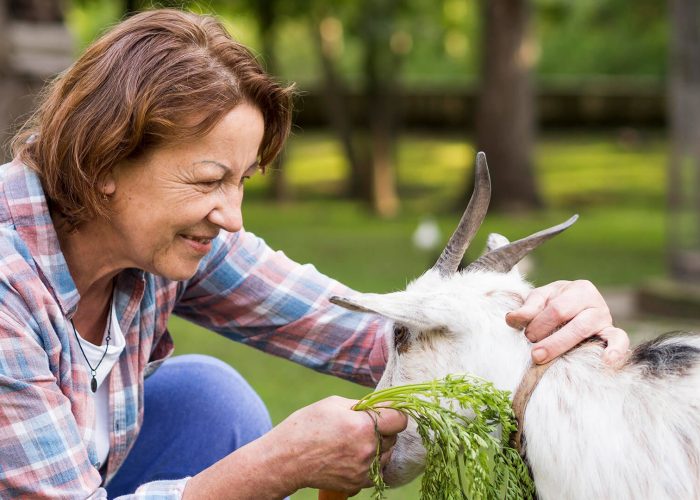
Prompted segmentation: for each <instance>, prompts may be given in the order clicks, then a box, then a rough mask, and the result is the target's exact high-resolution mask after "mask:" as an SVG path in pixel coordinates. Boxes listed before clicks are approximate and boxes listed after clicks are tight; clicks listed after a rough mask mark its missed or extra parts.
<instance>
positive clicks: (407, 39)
mask: <svg viewBox="0 0 700 500" xmlns="http://www.w3.org/2000/svg"><path fill="white" fill-rule="evenodd" d="M0 5H1V6H2V7H1V8H0V139H1V140H2V144H3V149H2V156H3V158H4V159H8V158H9V151H8V147H7V143H8V141H9V139H10V138H11V136H12V133H13V132H14V131H15V130H16V129H17V128H18V127H19V126H20V125H21V123H22V122H23V121H24V120H25V119H26V118H27V116H28V114H29V113H30V112H31V109H32V106H33V103H34V99H35V96H36V94H37V92H38V91H39V90H40V89H41V87H42V85H43V84H44V82H46V81H47V80H48V79H50V78H51V77H52V76H54V75H56V74H57V73H59V72H60V71H62V70H63V69H65V68H66V67H68V66H69V65H70V63H71V61H72V60H73V59H74V58H75V57H76V56H77V55H78V54H79V53H80V51H81V50H82V49H83V48H84V47H85V46H86V45H87V44H89V43H90V42H91V41H92V40H93V39H94V38H95V37H97V36H99V34H100V33H102V32H104V31H105V30H106V29H108V28H109V26H111V25H113V24H114V23H116V22H117V21H119V20H120V19H122V18H124V17H125V16H128V15H129V14H130V13H133V12H136V11H138V10H141V9H146V8H151V7H152V6H153V5H152V4H151V3H150V2H149V1H146V0H143V1H139V0H122V1H107V0H73V1H58V0H2V1H1V3H0ZM157 6H170V7H177V8H184V9H190V10H193V11H196V12H206V13H215V14H217V15H218V16H220V17H221V18H222V19H223V20H224V21H225V23H226V25H227V26H228V28H229V30H230V32H231V33H232V34H233V35H234V36H235V37H236V38H237V39H239V40H240V41H242V42H243V43H245V44H246V45H248V46H249V47H251V48H252V49H253V50H254V51H255V52H256V53H257V54H258V55H259V57H260V59H261V61H262V62H263V63H264V65H265V67H266V68H267V69H268V71H269V72H271V73H272V74H274V75H277V76H278V77H279V78H280V79H281V80H282V81H285V82H296V88H297V92H298V95H297V98H296V112H295V126H294V131H293V135H292V137H291V139H290V140H289V143H288V145H287V147H286V150H285V152H284V154H283V155H282V156H281V158H280V159H279V161H278V163H277V164H276V165H275V166H274V168H272V169H270V171H269V172H268V174H267V175H266V176H264V177H259V178H256V179H254V180H252V181H251V182H250V183H249V184H247V185H246V202H245V204H244V214H245V224H246V227H247V229H248V230H251V231H253V232H255V233H257V234H258V235H260V236H262V237H263V238H264V239H265V240H266V241H267V242H268V243H269V244H270V245H271V246H273V247H274V248H278V249H282V250H284V251H285V252H286V253H287V254H288V255H289V256H291V257H292V258H294V259H296V260H298V261H301V262H311V263H313V264H315V265H316V266H317V267H318V268H319V269H320V270H321V271H323V272H324V273H326V274H328V275H330V276H332V277H334V278H337V279H339V280H340V281H342V282H344V283H346V284H348V285H350V286H352V287H355V288H357V289H360V290H363V291H374V292H384V291H390V290H396V289H401V288H403V287H404V286H405V285H406V283H407V282H408V281H410V280H411V279H412V278H414V277H416V276H418V275H420V273H422V272H423V271H424V270H425V269H426V268H427V267H429V266H430V265H432V263H433V262H434V259H435V258H436V256H437V255H438V253H439V251H440V249H441V245H442V244H443V243H444V242H445V241H446V239H447V238H448V237H449V235H450V234H451V231H452V229H453V228H454V227H455V225H456V222H457V220H458V218H459V215H460V214H461V211H462V210H463V208H464V206H465V205H466V201H467V199H468V196H469V193H470V190H471V175H472V167H473V159H474V155H475V152H476V151H478V150H483V151H485V152H486V153H487V156H488V159H489V165H490V167H491V172H492V180H493V190H494V191H493V198H492V203H491V209H490V213H489V216H488V218H487V221H486V222H485V224H484V228H483V229H482V231H481V233H480V235H479V238H478V239H477V241H476V242H475V243H474V244H473V245H472V246H473V248H472V250H470V252H469V254H468V256H467V258H473V257H474V256H476V255H477V254H478V252H479V251H480V249H481V248H482V247H483V242H484V240H485V237H486V235H487V234H488V232H490V231H498V232H500V233H503V234H505V235H506V236H508V237H509V238H511V239H517V238H519V237H522V236H525V235H527V234H529V233H531V232H534V231H537V230H539V229H542V228H543V227H545V226H549V225H553V224H555V223H558V222H560V221H562V220H565V219H566V218H568V217H569V216H570V215H571V214H572V213H579V214H580V215H581V218H580V220H579V222H578V223H577V224H576V225H575V226H574V227H573V228H572V229H570V230H569V231H567V232H566V233H564V234H563V235H561V236H559V237H558V238H556V239H555V240H553V241H552V242H549V243H547V244H546V245H544V246H543V247H542V248H541V249H538V250H537V251H536V252H535V253H534V254H533V256H532V258H531V261H530V263H529V267H530V271H529V278H530V279H531V280H532V281H533V283H535V284H545V283H547V282H549V281H553V280H556V279H570V280H571V279H578V278H586V279H590V280H592V281H593V282H595V283H596V284H597V285H598V286H599V287H600V288H601V289H602V291H603V292H604V294H605V296H606V298H607V299H608V301H609V303H610V305H611V308H612V310H613V315H614V317H615V319H616V321H617V323H618V324H619V325H620V326H622V327H623V328H626V329H627V330H628V331H629V333H630V335H631V336H632V338H633V341H634V342H639V341H641V340H643V339H646V338H649V337H651V336H654V335H656V334H658V333H662V332H664V331H668V330H683V329H691V328H696V329H697V328H698V327H700V319H699V318H700V2H697V0H669V1H668V2H663V1H661V0H637V1H635V2H633V3H631V2H629V1H625V0H578V1H573V0H491V1H488V0H481V1H475V0H334V1H331V0H228V1H224V0H220V1H216V0H210V1H208V2H186V1H178V2H161V3H159V4H157ZM171 330H172V332H173V335H174V336H175V338H176V344H177V353H179V354H182V353H186V352H193V351H194V352H204V353H209V354H213V355H216V356H218V357H220V358H222V359H225V360H226V361H228V362H230V363H231V364H232V365H233V366H235V367H236V368H237V369H238V370H239V371H240V372H241V373H243V375H244V376H246V377H247V378H248V379H249V381H250V382H251V384H252V385H253V386H254V387H255V388H256V389H257V390H258V391H259V392H260V394H261V395H262V397H263V399H264V400H265V401H266V403H267V405H268V407H269V408H270V411H271V413H272V416H273V420H274V421H275V422H278V421H280V420H281V419H283V418H284V417H285V416H287V415H288V414H289V413H291V412H292V411H294V410H295V409H297V408H299V407H301V406H303V405H306V404H309V403H311V402H313V401H315V400H318V399H320V398H322V397H325V396H327V395H330V394H340V395H344V396H346V397H359V396H361V395H363V394H364V393H366V392H367V389H365V388H359V387H356V386H353V385H351V384H348V383H345V382H342V381H338V380H335V379H332V378H330V377H327V376H323V375H318V374H315V373H313V372H311V371H309V370H307V369H304V368H301V367H298V366H292V365H291V363H288V362H284V361H281V360H278V359H273V358H272V357H270V356H267V355H264V354H260V353H257V352H253V351H252V350H251V349H249V348H246V347H243V346H237V345H232V344H231V343H230V342H228V341H226V340H224V339H221V338H219V337H217V336H216V335H214V334H211V333H208V332H203V331H201V330H200V329H198V328H196V327H194V326H192V325H189V324H186V323H184V322H182V321H180V320H177V319H174V320H173V321H172V324H171ZM361 497H362V498H367V497H368V496H367V495H366V494H364V493H363V494H362V495H361ZM417 497H418V486H417V485H416V484H413V485H409V486H408V487H406V488H403V489H400V490H397V491H395V492H394V493H392V495H391V498H417ZM294 498H299V499H302V498H315V492H312V491H302V492H299V493H298V494H296V495H295V496H294Z"/></svg>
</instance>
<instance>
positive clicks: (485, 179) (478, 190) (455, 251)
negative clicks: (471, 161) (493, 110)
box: [433, 151, 491, 276]
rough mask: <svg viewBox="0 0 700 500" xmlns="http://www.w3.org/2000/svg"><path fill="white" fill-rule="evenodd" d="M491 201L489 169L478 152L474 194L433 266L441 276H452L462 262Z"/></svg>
mask: <svg viewBox="0 0 700 500" xmlns="http://www.w3.org/2000/svg"><path fill="white" fill-rule="evenodd" d="M490 200H491V178H490V177H489V167H488V165H487V164H486V155H485V154H484V153H483V152H482V151H480V152H479V153H477V155H476V167H475V168H474V192H473V193H472V197H471V199H470V200H469V205H467V209H466V210H465V211H464V213H463V214H462V218H461V219H460V221H459V225H458V226H457V229H455V232H454V233H453V234H452V236H451V237H450V241H448V242H447V245H446V246H445V249H444V250H443V251H442V254H441V255H440V258H438V260H437V262H436V263H435V265H434V266H433V269H435V270H436V271H438V272H439V273H440V275H441V276H449V275H451V274H454V273H455V272H456V271H457V268H458V267H459V263H460V262H462V257H464V252H466V251H467V248H468V247H469V244H470V243H471V242H472V239H473V238H474V235H475V234H476V232H477V231H478V230H479V227H480V226H481V223H482V222H483V221H484V217H486V211H487V210H488V208H489V201H490Z"/></svg>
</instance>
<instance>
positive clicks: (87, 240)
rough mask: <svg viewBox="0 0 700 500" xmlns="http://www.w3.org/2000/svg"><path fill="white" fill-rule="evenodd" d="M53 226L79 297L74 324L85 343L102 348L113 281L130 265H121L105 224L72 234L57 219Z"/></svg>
mask: <svg viewBox="0 0 700 500" xmlns="http://www.w3.org/2000/svg"><path fill="white" fill-rule="evenodd" d="M54 226H55V227H56V233H57V234H58V240H59V244H60V246H61V251H62V252H63V256H64V258H65V260H66V264H67V265H68V270H69V271H70V274H71V277H72V278H73V282H74V283H75V286H76V288H77V289H78V293H79V294H80V302H79V303H78V309H77V311H76V313H75V315H74V316H73V323H74V325H75V327H76V329H77V330H78V331H79V332H80V335H81V336H82V337H83V338H84V339H85V340H88V341H90V342H92V343H94V344H97V345H99V344H101V343H102V336H103V333H104V329H105V325H106V321H107V320H108V316H109V310H110V304H111V299H112V292H113V288H114V279H115V277H116V276H117V274H119V272H120V271H121V270H123V269H124V268H125V267H127V266H120V265H119V260H118V259H117V256H116V255H115V253H114V250H113V249H114V246H113V245H111V244H110V241H111V238H110V235H109V234H108V231H107V230H106V229H105V226H104V225H99V224H94V223H92V224H91V223H89V222H88V223H85V224H83V225H81V226H80V227H79V228H78V229H75V230H72V231H71V230H69V229H68V228H67V226H66V225H65V224H62V223H61V220H60V219H59V220H57V219H56V218H55V217H54Z"/></svg>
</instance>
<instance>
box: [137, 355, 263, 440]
mask: <svg viewBox="0 0 700 500" xmlns="http://www.w3.org/2000/svg"><path fill="white" fill-rule="evenodd" d="M161 370H163V373H162V374H161V373H159V372H161ZM154 375H162V376H165V377H167V379H168V380H167V385H168V386H169V390H167V391H156V394H158V393H159V394H158V395H157V396H156V397H159V398H162V397H166V398H168V399H169V400H170V401H169V404H168V406H169V407H170V408H171V409H172V410H171V411H177V412H182V413H184V414H187V415H189V417H190V418H192V419H194V421H195V422H197V425H196V428H199V429H201V430H202V431H204V432H213V433H214V434H216V435H218V438H217V439H222V438H225V437H226V434H227V433H229V437H230V439H232V443H231V445H232V447H233V448H234V449H237V448H240V447H241V446H243V445H245V444H246V443H248V442H250V441H252V440H254V439H257V438H258V437H260V436H262V435H263V434H265V433H266V432H267V431H269V430H270V428H271V427H272V423H271V421H270V415H269V413H268V411H267V408H265V405H264V404H263V402H262V400H261V399H260V397H259V396H258V394H257V393H256V392H255V391H254V390H253V388H252V387H251V386H250V385H249V384H248V382H247V381H246V380H245V379H244V378H243V377H242V376H241V375H240V374H239V373H238V372H237V371H236V370H235V369H233V368H232V367H231V366H229V365H228V364H226V363H224V362H223V361H221V360H219V359H216V358H213V357H211V356H204V355H201V354H187V355H183V356H177V357H174V358H172V359H170V360H168V361H167V362H166V363H165V364H164V365H163V366H162V367H161V368H160V369H159V370H158V371H157V372H156V373H155V374H154ZM149 382H150V379H149V380H148V381H147V382H146V383H147V384H149ZM148 392H150V391H148ZM146 397H147V398H148V397H149V395H148V394H147V395H146ZM148 406H149V404H148V402H147V403H146V407H147V409H148ZM193 423H194V422H193Z"/></svg>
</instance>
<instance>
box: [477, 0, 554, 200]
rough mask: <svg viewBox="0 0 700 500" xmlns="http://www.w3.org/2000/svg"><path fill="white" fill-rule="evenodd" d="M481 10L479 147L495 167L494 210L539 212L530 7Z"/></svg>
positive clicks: (503, 3) (506, 3)
mask: <svg viewBox="0 0 700 500" xmlns="http://www.w3.org/2000/svg"><path fill="white" fill-rule="evenodd" d="M481 9H482V19H483V28H482V31H483V36H482V44H483V45H482V48H481V54H482V56H481V57H482V60H481V84H480V91H479V100H478V105H477V112H476V143H477V148H478V150H480V151H484V152H485V153H486V155H487V157H488V159H489V164H490V165H491V166H492V169H491V176H492V180H493V185H494V190H493V196H492V198H491V206H492V207H494V208H495V209H500V210H521V209H532V208H537V207H540V206H541V205H542V201H541V198H540V195H539V192H538V189H537V186H536V183H535V175H534V171H533V165H532V148H533V140H534V109H533V108H534V97H533V89H532V66H533V63H534V61H533V59H534V57H533V54H532V52H533V48H532V42H531V36H530V26H529V24H530V22H529V21H530V15H531V12H530V11H531V5H530V2H529V0H481ZM469 182H471V179H470V180H469ZM469 190H471V185H469Z"/></svg>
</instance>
